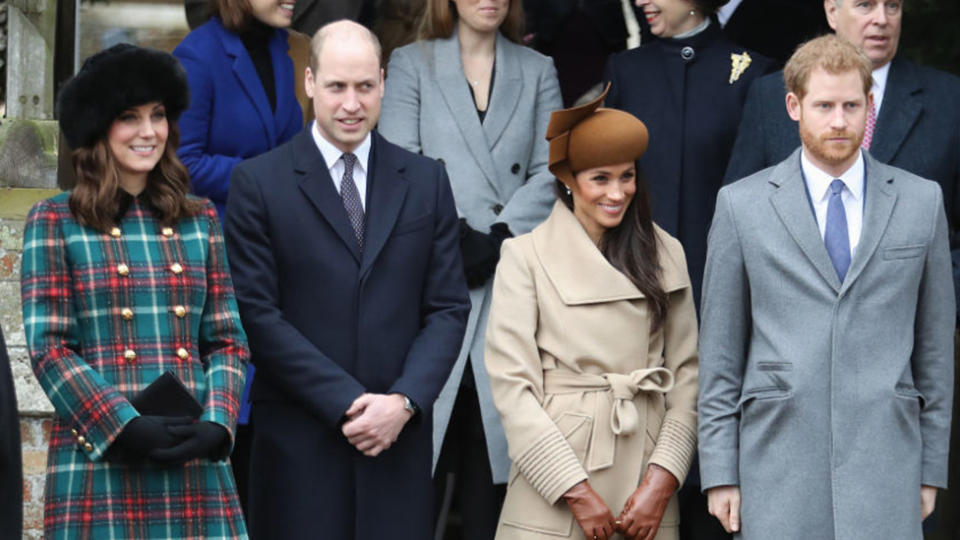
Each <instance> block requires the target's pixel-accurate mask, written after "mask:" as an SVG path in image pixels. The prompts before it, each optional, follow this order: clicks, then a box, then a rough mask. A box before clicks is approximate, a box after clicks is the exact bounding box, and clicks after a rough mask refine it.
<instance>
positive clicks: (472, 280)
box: [460, 218, 513, 289]
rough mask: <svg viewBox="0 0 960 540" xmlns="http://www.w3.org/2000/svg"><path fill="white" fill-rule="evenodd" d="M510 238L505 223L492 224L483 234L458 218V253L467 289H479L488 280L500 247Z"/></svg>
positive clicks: (494, 268)
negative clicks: (488, 230)
mask: <svg viewBox="0 0 960 540" xmlns="http://www.w3.org/2000/svg"><path fill="white" fill-rule="evenodd" d="M511 236H513V235H512V234H510V229H509V228H508V227H507V224H506V223H494V224H493V225H491V226H490V232H489V233H486V234H485V233H482V232H480V231H478V230H476V229H474V228H473V227H471V226H470V225H468V224H467V220H465V219H463V218H460V253H461V255H462V256H463V273H464V275H465V276H466V278H467V287H470V288H471V289H473V288H476V287H480V286H482V285H483V284H484V283H486V282H487V280H488V279H490V276H492V275H493V272H494V270H496V269H497V262H498V261H499V260H500V245H501V244H503V241H504V240H505V239H507V238H510V237H511Z"/></svg>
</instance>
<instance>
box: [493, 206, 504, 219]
mask: <svg viewBox="0 0 960 540" xmlns="http://www.w3.org/2000/svg"><path fill="white" fill-rule="evenodd" d="M491 210H493V213H494V214H496V215H498V216H499V215H500V212H503V205H502V204H500V203H497V204H495V205H493V208H492V209H491Z"/></svg>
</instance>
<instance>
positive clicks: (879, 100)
mask: <svg viewBox="0 0 960 540" xmlns="http://www.w3.org/2000/svg"><path fill="white" fill-rule="evenodd" d="M888 75H890V62H887V63H886V64H884V65H883V66H882V67H878V68H877V69H875V70H873V86H871V87H870V91H871V92H873V106H874V107H875V108H876V109H877V118H880V105H882V104H883V93H884V92H885V91H886V90H887V76H888Z"/></svg>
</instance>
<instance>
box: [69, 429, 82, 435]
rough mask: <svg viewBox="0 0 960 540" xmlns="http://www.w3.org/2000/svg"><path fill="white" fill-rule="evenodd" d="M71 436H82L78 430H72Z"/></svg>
mask: <svg viewBox="0 0 960 540" xmlns="http://www.w3.org/2000/svg"><path fill="white" fill-rule="evenodd" d="M70 434H71V435H73V436H74V437H76V436H78V435H80V432H79V431H77V430H75V429H71V430H70Z"/></svg>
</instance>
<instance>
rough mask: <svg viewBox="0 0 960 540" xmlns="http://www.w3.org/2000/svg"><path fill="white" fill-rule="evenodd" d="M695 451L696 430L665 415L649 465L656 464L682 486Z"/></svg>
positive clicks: (694, 427)
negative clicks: (668, 472) (675, 478)
mask: <svg viewBox="0 0 960 540" xmlns="http://www.w3.org/2000/svg"><path fill="white" fill-rule="evenodd" d="M696 450H697V428H696V426H690V425H688V424H687V423H686V422H683V421H681V420H678V419H677V418H672V417H670V416H669V415H667V417H666V418H664V420H663V426H662V427H661V428H660V436H659V437H657V446H656V448H654V449H653V454H651V455H650V463H656V464H657V465H659V466H661V467H663V468H664V469H666V470H668V471H670V474H672V475H674V476H675V477H677V480H678V481H679V482H680V484H681V485H682V484H683V481H684V479H685V478H686V476H687V472H688V471H689V470H690V464H691V463H692V462H693V454H694V453H695V452H696Z"/></svg>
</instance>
